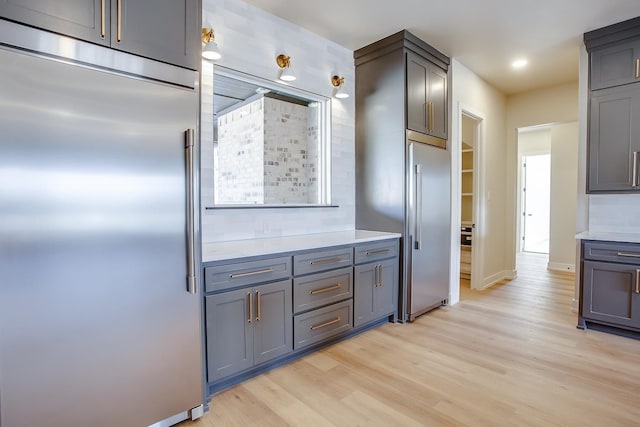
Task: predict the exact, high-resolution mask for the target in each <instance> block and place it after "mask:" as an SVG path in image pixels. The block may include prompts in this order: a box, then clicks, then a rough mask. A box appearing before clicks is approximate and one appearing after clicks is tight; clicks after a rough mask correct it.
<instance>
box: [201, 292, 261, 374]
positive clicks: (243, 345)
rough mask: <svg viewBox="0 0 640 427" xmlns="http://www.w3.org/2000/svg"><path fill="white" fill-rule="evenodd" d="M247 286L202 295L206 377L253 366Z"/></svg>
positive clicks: (250, 293)
mask: <svg viewBox="0 0 640 427" xmlns="http://www.w3.org/2000/svg"><path fill="white" fill-rule="evenodd" d="M251 298H253V293H252V291H251V290H250V289H239V290H236V291H229V292H225V293H222V294H217V295H212V296H208V297H206V298H205V310H206V321H207V329H206V330H207V337H206V338H207V368H208V373H207V374H208V381H209V382H212V381H216V380H218V379H220V378H223V377H226V376H228V375H232V374H235V373H236V372H240V371H242V370H244V369H247V368H250V367H251V366H253V321H254V319H253V313H252V312H251V311H250V306H251V305H253V304H252V303H251V302H250V299H251Z"/></svg>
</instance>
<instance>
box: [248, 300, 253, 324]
mask: <svg viewBox="0 0 640 427" xmlns="http://www.w3.org/2000/svg"><path fill="white" fill-rule="evenodd" d="M247 299H248V300H249V317H247V323H251V322H252V321H253V298H251V292H247Z"/></svg>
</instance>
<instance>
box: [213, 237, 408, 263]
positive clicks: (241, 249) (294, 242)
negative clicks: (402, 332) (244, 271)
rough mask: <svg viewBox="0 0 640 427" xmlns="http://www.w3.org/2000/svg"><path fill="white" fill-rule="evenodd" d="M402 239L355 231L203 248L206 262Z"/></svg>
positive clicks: (247, 240) (215, 244)
mask: <svg viewBox="0 0 640 427" xmlns="http://www.w3.org/2000/svg"><path fill="white" fill-rule="evenodd" d="M399 237H401V235H400V234H399V233H385V232H382V231H368V230H351V231H336V232H330V233H315V234H302V235H297V236H285V237H268V238H260V239H246V240H232V241H228V242H216V243H205V244H203V245H202V262H212V261H224V260H230V259H235V258H245V257H252V256H261V255H271V254H279V253H287V252H293V251H304V250H308V249H320V248H325V247H329V246H340V245H353V244H358V243H366V242H375V241H378V240H386V239H394V238H399Z"/></svg>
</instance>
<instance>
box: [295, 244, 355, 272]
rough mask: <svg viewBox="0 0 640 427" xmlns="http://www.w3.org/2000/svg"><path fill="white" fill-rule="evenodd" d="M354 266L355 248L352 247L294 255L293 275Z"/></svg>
mask: <svg viewBox="0 0 640 427" xmlns="http://www.w3.org/2000/svg"><path fill="white" fill-rule="evenodd" d="M352 264H353V248H351V247H349V248H343V249H333V250H330V251H319V252H312V253H308V254H302V255H294V257H293V274H295V275H296V276H299V275H301V274H307V273H315V272H318V271H325V270H333V269H334V268H340V267H347V266H351V265H352Z"/></svg>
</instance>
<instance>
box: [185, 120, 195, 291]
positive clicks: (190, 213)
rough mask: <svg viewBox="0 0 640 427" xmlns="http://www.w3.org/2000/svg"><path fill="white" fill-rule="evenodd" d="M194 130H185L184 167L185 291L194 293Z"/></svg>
mask: <svg viewBox="0 0 640 427" xmlns="http://www.w3.org/2000/svg"><path fill="white" fill-rule="evenodd" d="M194 141H195V130H193V129H188V130H187V131H186V132H185V151H186V154H185V169H186V174H187V176H186V181H187V292H189V293H190V294H195V293H196V292H197V288H196V257H195V254H196V235H195V219H194V216H195V215H194V202H195V194H194V192H195V185H194V183H193V167H194V165H193V148H194V143H195V142H194Z"/></svg>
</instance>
